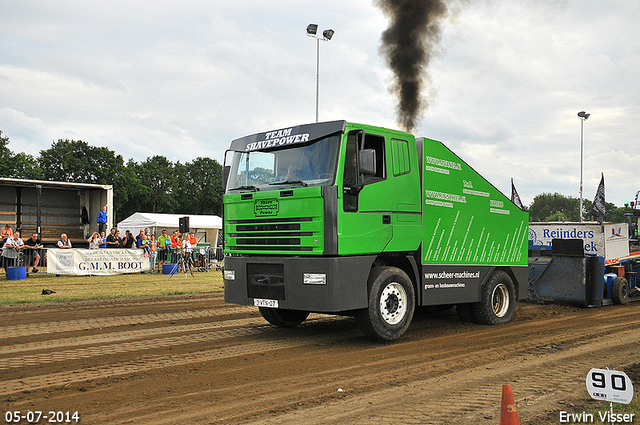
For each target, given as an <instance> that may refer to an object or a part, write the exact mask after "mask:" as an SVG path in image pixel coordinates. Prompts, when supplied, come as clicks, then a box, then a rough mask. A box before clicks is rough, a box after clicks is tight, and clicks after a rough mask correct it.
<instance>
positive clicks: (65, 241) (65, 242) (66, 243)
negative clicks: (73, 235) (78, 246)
mask: <svg viewBox="0 0 640 425" xmlns="http://www.w3.org/2000/svg"><path fill="white" fill-rule="evenodd" d="M58 248H60V249H70V248H73V247H72V246H71V241H70V240H69V238H68V237H67V234H66V233H63V234H61V235H60V240H59V241H58Z"/></svg>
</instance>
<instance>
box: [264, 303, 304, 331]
mask: <svg viewBox="0 0 640 425" xmlns="http://www.w3.org/2000/svg"><path fill="white" fill-rule="evenodd" d="M259 310H260V314H261V315H262V317H264V320H266V321H267V322H269V323H271V324H272V325H276V326H279V327H281V328H295V327H296V326H298V325H299V324H300V323H302V322H304V321H305V320H306V318H307V317H309V312H308V311H299V310H283V309H280V308H268V307H260V308H259Z"/></svg>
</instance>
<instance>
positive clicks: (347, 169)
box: [344, 133, 359, 187]
mask: <svg viewBox="0 0 640 425" xmlns="http://www.w3.org/2000/svg"><path fill="white" fill-rule="evenodd" d="M358 177H359V175H358V143H357V141H356V134H353V133H352V134H350V135H349V138H348V139H347V152H346V155H345V163H344V186H345V187H353V186H356V185H357V184H358V183H359V178H358Z"/></svg>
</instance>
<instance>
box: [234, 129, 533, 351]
mask: <svg viewBox="0 0 640 425" xmlns="http://www.w3.org/2000/svg"><path fill="white" fill-rule="evenodd" d="M487 160H489V159H487ZM224 163H225V167H224V168H223V186H224V191H225V194H224V200H223V203H224V212H223V220H224V252H225V261H224V292H225V301H226V302H229V303H235V304H242V305H252V306H257V307H258V308H259V310H260V313H261V314H262V316H263V317H264V318H265V319H266V320H267V321H268V322H269V323H271V324H274V325H277V326H281V327H293V326H297V325H299V324H300V323H302V322H303V321H304V320H305V319H306V318H307V317H308V315H309V313H310V312H315V313H326V314H340V315H351V316H353V317H355V319H356V322H357V323H358V326H359V327H360V329H361V330H362V331H363V332H364V333H365V334H367V335H369V336H372V337H375V338H380V339H383V340H394V339H396V338H398V337H400V336H401V335H402V334H403V333H404V332H405V331H406V330H407V328H408V327H409V324H410V323H411V320H412V318H413V313H414V310H415V308H416V307H417V306H450V307H452V306H454V305H455V306H456V309H457V312H458V315H459V317H460V318H461V319H463V320H465V321H474V322H477V323H481V324H499V323H504V322H508V321H510V320H511V318H512V316H513V312H514V309H515V302H516V300H521V299H526V296H527V277H528V276H527V242H528V222H529V215H528V213H527V212H525V211H522V210H521V209H520V208H518V207H517V206H516V205H515V204H514V203H513V202H511V200H510V199H509V198H507V197H506V196H505V195H503V194H502V193H501V192H500V191H499V190H498V189H496V188H495V187H494V186H493V185H491V183H489V182H488V181H487V180H485V179H484V178H483V177H482V176H480V174H478V173H477V172H476V171H475V170H474V169H473V168H471V167H470V166H469V165H468V164H467V163H466V162H465V161H463V160H462V159H461V158H460V157H458V156H457V155H456V154H455V153H453V152H452V151H451V150H449V149H448V148H447V147H446V146H445V145H444V144H442V143H441V142H438V141H435V140H430V139H426V138H418V139H416V138H415V137H414V136H413V135H411V134H409V133H406V132H401V131H397V130H390V129H386V128H381V127H374V126H369V125H361V124H356V123H350V122H346V121H331V122H323V123H315V124H306V125H300V126H296V127H289V128H283V129H277V130H273V131H268V132H264V133H257V134H253V135H249V136H246V137H242V138H239V139H236V140H234V141H233V142H232V143H231V146H230V149H229V150H228V151H227V152H226V153H225V161H224ZM227 163H228V165H227Z"/></svg>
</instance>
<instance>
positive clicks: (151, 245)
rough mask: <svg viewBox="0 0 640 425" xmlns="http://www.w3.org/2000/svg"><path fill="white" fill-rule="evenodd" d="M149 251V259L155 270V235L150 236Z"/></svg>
mask: <svg viewBox="0 0 640 425" xmlns="http://www.w3.org/2000/svg"><path fill="white" fill-rule="evenodd" d="M149 249H150V250H151V258H152V261H153V263H151V264H153V268H154V269H155V268H156V261H157V259H158V241H156V235H151V239H150V240H149Z"/></svg>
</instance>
